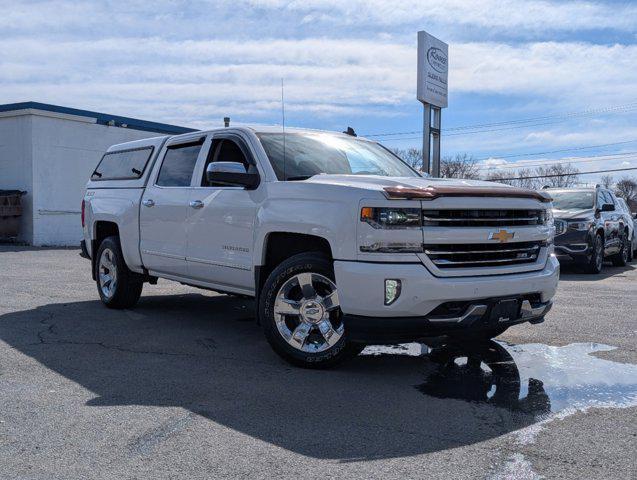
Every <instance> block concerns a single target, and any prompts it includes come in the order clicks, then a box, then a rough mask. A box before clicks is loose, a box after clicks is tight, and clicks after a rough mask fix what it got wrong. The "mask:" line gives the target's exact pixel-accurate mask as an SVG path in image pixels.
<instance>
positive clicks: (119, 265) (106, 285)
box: [95, 237, 144, 308]
mask: <svg viewBox="0 0 637 480" xmlns="http://www.w3.org/2000/svg"><path fill="white" fill-rule="evenodd" d="M95 268H96V270H97V271H96V278H97V291H98V292H99V294H100V298H101V300H102V303H104V305H106V306H107V307H109V308H130V307H132V306H133V305H135V304H136V303H137V301H138V300H139V297H140V296H141V294H142V288H143V286H144V282H142V281H141V280H140V279H139V278H137V275H136V274H135V273H134V272H131V271H130V270H129V269H128V267H127V266H126V263H125V262H124V256H123V255H122V248H121V247H120V244H119V239H118V238H117V237H108V238H105V239H104V240H103V241H102V243H101V244H100V247H99V248H98V249H97V261H96V263H95Z"/></svg>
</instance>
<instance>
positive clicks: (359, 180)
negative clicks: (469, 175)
mask: <svg viewBox="0 0 637 480" xmlns="http://www.w3.org/2000/svg"><path fill="white" fill-rule="evenodd" d="M304 182H307V183H317V184H323V185H341V186H345V187H352V188H363V189H366V190H375V191H378V192H380V193H382V194H384V195H385V196H386V197H387V198H390V199H426V200H433V199H436V198H438V197H499V198H503V197H504V198H512V197H515V198H530V199H534V200H539V201H540V202H544V203H548V202H550V201H551V197H550V196H549V195H547V194H546V193H544V192H538V191H535V190H529V189H526V188H517V187H512V186H510V185H503V184H500V183H493V182H485V181H481V180H464V179H455V178H430V177H426V178H422V177H380V176H375V175H315V176H313V177H311V178H309V179H307V180H304Z"/></svg>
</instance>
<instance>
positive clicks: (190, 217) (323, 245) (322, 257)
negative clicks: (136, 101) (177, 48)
mask: <svg viewBox="0 0 637 480" xmlns="http://www.w3.org/2000/svg"><path fill="white" fill-rule="evenodd" d="M82 222H83V229H84V240H83V241H82V249H83V256H86V257H87V258H90V259H91V265H92V272H93V278H94V279H95V280H96V282H97V290H98V292H99V295H100V297H101V300H102V302H104V304H106V305H107V306H108V307H112V308H130V307H132V306H133V305H134V304H135V303H136V302H137V301H138V299H139V297H140V294H141V291H142V286H143V284H144V283H145V282H148V283H151V284H154V283H156V281H157V278H158V277H161V278H165V279H170V280H175V281H178V282H181V283H183V284H187V285H192V286H196V287H201V288H205V289H209V290H213V291H217V292H223V293H228V294H239V295H245V296H250V297H255V299H256V306H257V320H258V322H259V323H260V324H261V326H262V327H263V329H264V331H265V335H266V338H267V340H268V341H269V343H270V344H271V345H272V347H273V348H274V350H275V351H276V352H277V353H278V354H279V355H281V356H282V357H283V358H284V359H286V360H287V361H289V362H291V363H293V364H296V365H300V366H308V367H324V366H329V365H333V364H335V363H337V362H339V361H341V360H343V359H345V358H348V357H351V356H354V355H356V354H358V353H359V352H360V351H361V349H362V348H363V347H364V345H366V344H370V343H371V344H382V343H396V342H404V341H415V340H423V341H425V342H426V341H427V339H428V338H440V337H442V338H443V339H444V338H452V339H455V338H461V337H462V338H464V339H476V340H479V339H484V338H491V337H493V336H496V335H498V334H500V333H501V332H503V331H504V330H505V329H507V328H508V327H509V326H511V325H514V324H516V323H522V322H527V321H528V322H531V323H539V322H541V321H543V319H544V315H545V314H546V313H547V312H548V310H549V309H550V308H551V298H552V297H553V295H554V294H555V290H556V287H557V282H558V277H559V263H558V261H557V260H556V258H555V256H554V254H553V245H552V243H553V234H554V227H553V219H552V215H551V198H550V197H549V196H548V195H547V194H545V193H542V192H535V191H531V190H526V189H518V188H513V187H508V186H505V185H498V184H493V183H487V182H479V181H465V180H447V179H434V178H423V176H422V175H420V174H419V173H418V172H417V171H415V170H413V169H412V168H411V167H409V166H408V165H407V164H406V163H404V162H403V161H402V160H400V159H399V158H398V157H396V156H395V155H394V154H393V153H391V152H390V151H389V150H387V149H385V148H384V147H383V146H381V145H379V144H378V143H375V142H373V141H369V140H365V139H362V138H357V137H354V136H352V135H346V134H340V133H330V132H320V131H310V130H300V129H288V130H286V131H285V133H283V132H282V131H281V129H280V128H267V127H258V128H248V127H230V128H222V129H216V130H210V131H200V132H195V133H188V134H184V135H178V136H172V137H161V138H150V139H145V140H139V141H135V142H130V143H126V144H121V145H115V146H113V147H111V148H110V149H109V150H108V152H107V153H106V154H105V155H104V157H103V158H102V160H101V161H100V163H99V164H98V166H97V167H96V168H95V171H94V173H93V174H92V176H91V179H90V180H89V182H88V184H87V189H86V195H85V197H84V199H83V202H82Z"/></svg>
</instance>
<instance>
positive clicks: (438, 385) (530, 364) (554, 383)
mask: <svg viewBox="0 0 637 480" xmlns="http://www.w3.org/2000/svg"><path fill="white" fill-rule="evenodd" d="M614 349H615V347H611V346H608V345H602V344H596V343H573V344H570V345H565V346H563V347H553V346H549V345H544V344H537V343H534V344H522V345H509V344H507V343H504V342H495V341H491V342H488V343H486V344H484V345H481V346H476V345H469V346H462V347H459V346H456V347H441V348H435V349H432V350H430V349H429V348H428V347H426V346H424V345H421V344H416V343H411V344H403V345H395V346H370V347H367V348H366V349H365V351H364V352H363V354H364V355H411V356H423V357H425V358H428V359H429V360H430V362H428V363H427V364H426V367H425V371H424V381H423V382H422V383H421V384H419V385H416V388H417V389H418V390H419V391H420V392H422V393H423V394H425V395H429V396H434V397H438V398H453V399H459V400H465V401H469V402H479V403H484V404H490V405H493V406H497V407H503V408H507V409H509V410H511V411H515V412H521V413H526V414H532V415H536V416H538V417H544V418H548V414H558V413H560V412H561V413H562V415H568V414H571V413H575V412H576V411H581V410H585V409H588V408H591V407H613V408H625V407H630V406H637V365H633V364H625V363H619V362H614V361H612V360H606V359H603V358H599V357H597V356H595V355H591V354H592V353H595V352H604V351H610V350H614ZM551 417H552V418H555V415H551Z"/></svg>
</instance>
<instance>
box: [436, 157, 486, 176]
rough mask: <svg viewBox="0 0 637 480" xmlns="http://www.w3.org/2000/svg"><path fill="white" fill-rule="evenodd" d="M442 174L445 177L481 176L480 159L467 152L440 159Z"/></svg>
mask: <svg viewBox="0 0 637 480" xmlns="http://www.w3.org/2000/svg"><path fill="white" fill-rule="evenodd" d="M440 176H441V177H443V178H468V179H473V180H475V179H478V178H480V175H479V172H478V161H477V160H476V159H475V158H474V157H473V156H472V155H469V154H467V153H459V154H457V155H456V156H454V157H442V158H441V159H440Z"/></svg>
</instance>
